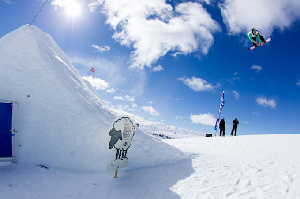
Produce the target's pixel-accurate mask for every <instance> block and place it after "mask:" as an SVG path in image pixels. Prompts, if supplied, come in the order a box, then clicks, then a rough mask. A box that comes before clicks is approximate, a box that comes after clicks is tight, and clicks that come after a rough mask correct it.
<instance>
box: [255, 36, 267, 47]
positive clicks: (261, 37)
mask: <svg viewBox="0 0 300 199" xmlns="http://www.w3.org/2000/svg"><path fill="white" fill-rule="evenodd" d="M258 36H259V38H260V40H261V42H264V43H266V40H265V38H264V37H263V36H261V35H258ZM252 39H253V40H254V41H256V37H252ZM252 44H253V46H256V47H257V46H258V44H256V43H254V42H253V43H252Z"/></svg>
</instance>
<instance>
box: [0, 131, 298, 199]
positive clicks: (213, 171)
mask: <svg viewBox="0 0 300 199" xmlns="http://www.w3.org/2000/svg"><path fill="white" fill-rule="evenodd" d="M164 141H165V142H167V143H168V144H170V145H172V146H174V147H176V148H178V149H179V150H180V151H182V152H184V153H185V154H186V155H187V156H188V159H186V160H181V161H178V162H176V163H169V164H163V165H156V166H155V165H152V166H151V165H149V166H148V167H144V168H138V169H135V168H127V169H122V170H119V172H118V178H116V179H115V178H113V176H114V171H110V172H108V171H100V172H78V171H77V172H75V171H71V170H59V169H53V168H50V169H49V170H47V169H44V168H40V167H38V166H35V165H32V164H28V165H27V164H18V165H14V164H11V165H10V164H9V165H3V164H6V163H3V164H2V166H1V167H0V176H1V180H0V190H1V191H0V198H11V199H17V198H24V199H27V198H28V199H29V198H30V199H36V198H44V199H48V198H49V199H50V198H60V199H67V198H85V199H94V198H124V199H126V198H149V199H150V198H172V199H174V198H189V199H190V198H200V199H206V198H212V199H222V198H232V199H235V198H237V199H239V198H258V199H297V198H300V190H299V186H300V159H299V150H300V149H299V148H300V147H299V146H300V145H299V142H300V136H299V135H247V136H237V137H225V138H224V137H222V138H220V137H212V138H205V137H194V138H182V139H171V140H164ZM134 145H135V143H133V144H132V146H134ZM132 150H133V149H132ZM168 153H169V154H170V155H171V153H172V151H168ZM136 158H137V157H136ZM131 163H132V162H131ZM133 164H134V163H132V164H131V165H133Z"/></svg>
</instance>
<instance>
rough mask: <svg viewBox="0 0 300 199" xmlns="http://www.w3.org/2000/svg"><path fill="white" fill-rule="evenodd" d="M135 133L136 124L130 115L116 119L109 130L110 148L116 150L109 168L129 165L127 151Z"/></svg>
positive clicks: (108, 165)
mask: <svg viewBox="0 0 300 199" xmlns="http://www.w3.org/2000/svg"><path fill="white" fill-rule="evenodd" d="M134 134H135V126H134V125H133V122H132V121H131V119H130V118H129V117H128V116H122V117H119V118H117V119H115V120H114V122H113V125H112V128H111V129H110V131H109V136H110V141H109V144H108V145H109V147H108V148H109V149H111V150H115V157H114V160H112V161H111V162H109V163H108V164H107V166H106V169H107V170H116V172H115V178H116V177H117V172H118V169H121V168H124V167H127V166H128V156H127V152H128V149H129V148H130V146H131V141H132V138H133V136H134Z"/></svg>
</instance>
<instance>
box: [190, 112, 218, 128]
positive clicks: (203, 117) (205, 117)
mask: <svg viewBox="0 0 300 199" xmlns="http://www.w3.org/2000/svg"><path fill="white" fill-rule="evenodd" d="M191 120H192V123H195V124H203V125H208V126H215V124H216V120H217V119H216V118H214V116H213V115H212V114H210V113H204V114H200V115H193V114H191Z"/></svg>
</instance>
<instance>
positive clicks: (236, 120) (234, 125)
mask: <svg viewBox="0 0 300 199" xmlns="http://www.w3.org/2000/svg"><path fill="white" fill-rule="evenodd" d="M232 123H233V127H232V130H231V134H230V135H231V136H233V130H234V136H236V129H237V125H238V124H239V121H238V119H237V118H235V119H234V120H233V122H232Z"/></svg>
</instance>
